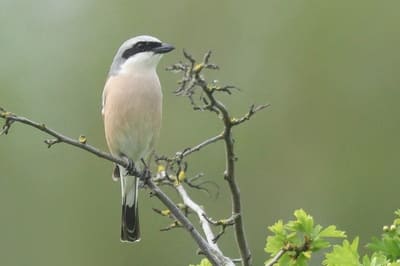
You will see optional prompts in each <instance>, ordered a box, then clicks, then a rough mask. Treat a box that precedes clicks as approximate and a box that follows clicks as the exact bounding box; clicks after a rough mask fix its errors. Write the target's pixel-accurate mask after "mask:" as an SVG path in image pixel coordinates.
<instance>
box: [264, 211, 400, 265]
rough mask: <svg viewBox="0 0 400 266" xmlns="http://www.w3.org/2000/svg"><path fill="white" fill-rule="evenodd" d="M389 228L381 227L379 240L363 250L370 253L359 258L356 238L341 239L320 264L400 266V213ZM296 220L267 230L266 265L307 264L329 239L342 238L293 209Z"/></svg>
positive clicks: (308, 216) (330, 227) (278, 223)
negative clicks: (268, 256) (268, 257)
mask: <svg viewBox="0 0 400 266" xmlns="http://www.w3.org/2000/svg"><path fill="white" fill-rule="evenodd" d="M395 214H396V218H395V219H394V221H393V223H392V224H391V225H390V226H387V225H386V226H384V227H383V233H382V235H381V237H380V238H373V239H372V241H371V243H369V244H367V248H368V249H369V250H370V251H372V254H366V255H364V256H361V255H360V253H359V238H358V237H356V238H354V239H353V241H349V240H348V239H344V240H343V242H342V244H340V245H334V246H333V248H332V250H331V251H329V252H327V253H325V259H324V261H323V262H322V264H323V265H325V266H400V210H397V211H396V212H395ZM294 216H295V218H296V220H293V221H289V222H288V223H286V224H284V223H283V222H282V221H278V222H277V223H275V224H274V225H273V226H270V227H269V230H270V231H271V232H272V233H273V235H272V236H268V238H267V244H266V247H265V251H266V252H267V253H269V254H270V255H271V258H270V259H269V260H268V261H267V262H266V263H265V264H266V265H268V266H272V265H275V266H286V265H292V266H295V265H298V266H304V265H308V263H309V260H310V258H311V255H312V254H313V253H314V252H315V251H318V250H321V249H326V248H328V247H330V245H331V244H330V242H329V241H328V239H329V238H346V235H345V233H344V232H343V231H340V230H337V229H336V227H335V226H334V225H330V226H328V227H326V228H323V227H322V226H320V225H314V220H313V218H312V217H311V216H310V215H308V214H307V213H306V212H305V211H303V210H296V211H295V213H294Z"/></svg>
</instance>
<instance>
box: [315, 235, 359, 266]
mask: <svg viewBox="0 0 400 266" xmlns="http://www.w3.org/2000/svg"><path fill="white" fill-rule="evenodd" d="M357 249H358V237H356V238H355V239H354V240H353V242H352V243H350V242H349V241H347V240H344V241H343V243H342V245H341V246H340V245H334V246H333V250H332V252H330V253H327V254H325V260H324V261H323V262H322V264H323V265H327V266H359V265H360V263H359V258H360V255H359V254H358V250H357Z"/></svg>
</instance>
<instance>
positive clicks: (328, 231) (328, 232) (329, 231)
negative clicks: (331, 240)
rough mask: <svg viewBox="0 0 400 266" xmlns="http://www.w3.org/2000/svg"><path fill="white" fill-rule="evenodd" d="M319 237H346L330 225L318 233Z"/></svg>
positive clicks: (342, 232)
mask: <svg viewBox="0 0 400 266" xmlns="http://www.w3.org/2000/svg"><path fill="white" fill-rule="evenodd" d="M319 236H320V237H346V233H345V232H344V231H340V230H336V226H334V225H330V226H328V227H327V228H325V229H324V230H322V231H321V233H319Z"/></svg>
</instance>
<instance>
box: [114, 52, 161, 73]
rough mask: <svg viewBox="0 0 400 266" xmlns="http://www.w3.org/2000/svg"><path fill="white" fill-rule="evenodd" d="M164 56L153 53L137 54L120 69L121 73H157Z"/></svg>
mask: <svg viewBox="0 0 400 266" xmlns="http://www.w3.org/2000/svg"><path fill="white" fill-rule="evenodd" d="M161 57H162V55H161V54H154V53H152V52H145V53H139V54H136V55H134V56H132V57H130V58H128V59H127V60H126V61H125V62H124V63H123V64H122V65H121V68H120V73H132V72H148V71H156V68H157V65H158V62H160V59H161Z"/></svg>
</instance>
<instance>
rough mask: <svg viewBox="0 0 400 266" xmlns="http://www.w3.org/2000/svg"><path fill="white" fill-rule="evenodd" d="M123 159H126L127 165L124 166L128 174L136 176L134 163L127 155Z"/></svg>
mask: <svg viewBox="0 0 400 266" xmlns="http://www.w3.org/2000/svg"><path fill="white" fill-rule="evenodd" d="M125 160H127V161H128V167H126V171H127V172H128V175H130V176H138V171H137V170H136V167H135V163H134V162H133V161H132V160H131V159H129V158H128V157H125Z"/></svg>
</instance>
